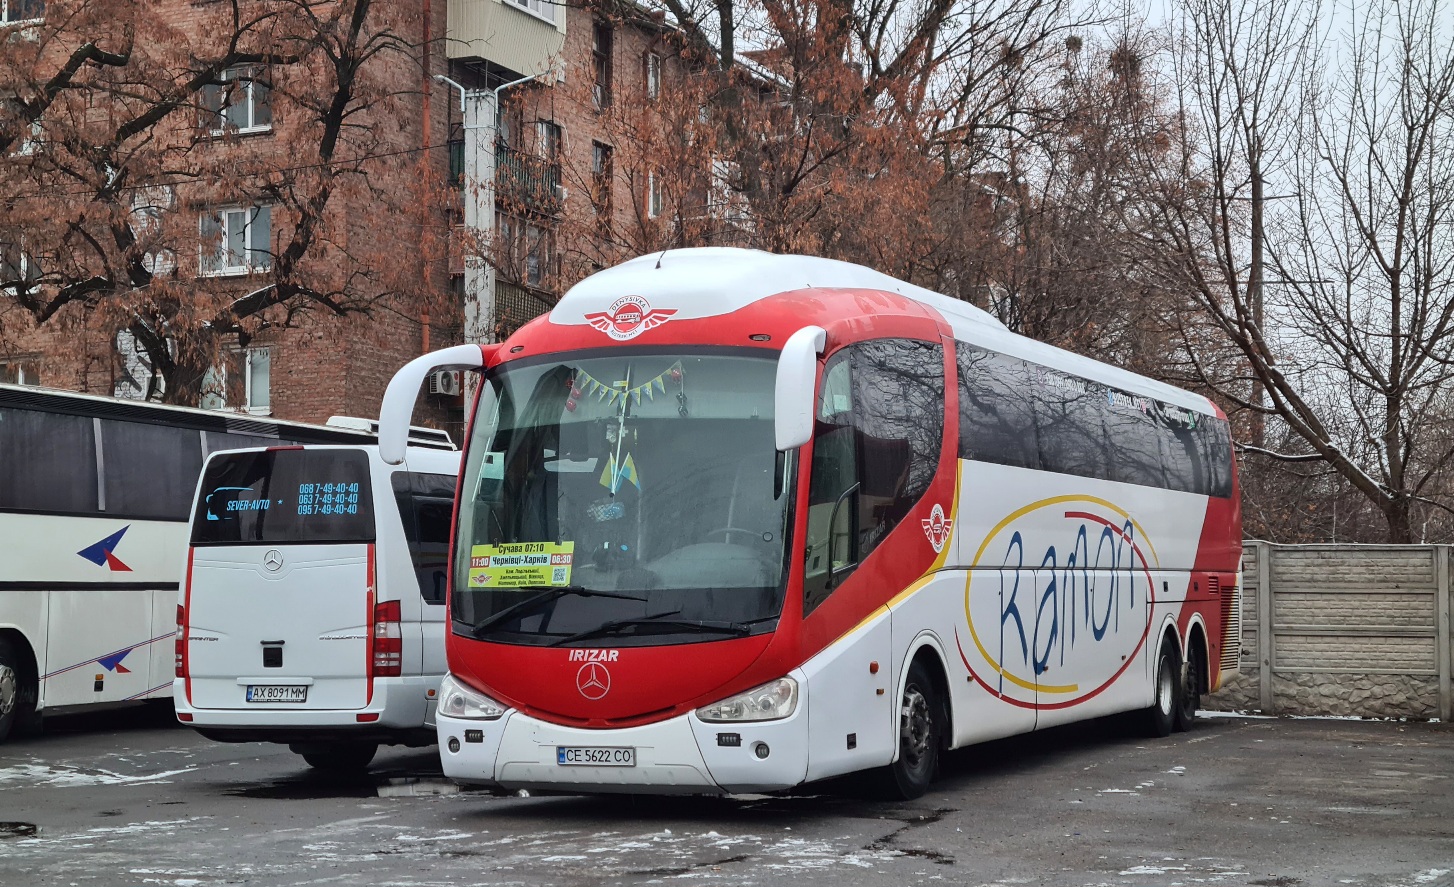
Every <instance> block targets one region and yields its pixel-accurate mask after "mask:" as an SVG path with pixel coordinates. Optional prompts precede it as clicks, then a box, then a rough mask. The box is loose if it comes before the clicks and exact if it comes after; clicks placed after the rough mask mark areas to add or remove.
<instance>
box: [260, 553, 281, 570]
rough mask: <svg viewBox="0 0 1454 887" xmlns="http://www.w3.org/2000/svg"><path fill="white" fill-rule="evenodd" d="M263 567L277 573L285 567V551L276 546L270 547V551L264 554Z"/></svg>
mask: <svg viewBox="0 0 1454 887" xmlns="http://www.w3.org/2000/svg"><path fill="white" fill-rule="evenodd" d="M263 568H264V569H265V570H267V571H268V572H269V573H276V572H278V571H279V570H281V569H282V568H283V553H282V552H281V551H278V550H277V549H276V548H269V549H268V553H267V554H265V555H263Z"/></svg>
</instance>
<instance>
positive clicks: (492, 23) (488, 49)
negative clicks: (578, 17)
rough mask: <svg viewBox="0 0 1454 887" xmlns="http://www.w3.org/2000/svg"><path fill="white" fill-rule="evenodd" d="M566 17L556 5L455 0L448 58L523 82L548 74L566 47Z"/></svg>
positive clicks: (539, 0)
mask: <svg viewBox="0 0 1454 887" xmlns="http://www.w3.org/2000/svg"><path fill="white" fill-rule="evenodd" d="M565 12H566V8H565V5H564V4H563V3H562V4H556V3H552V2H550V0H449V9H448V15H449V18H448V19H447V21H448V22H449V33H448V35H447V37H448V39H447V40H446V41H445V47H446V49H445V52H446V54H447V55H448V56H449V58H451V59H460V60H462V61H471V60H481V61H487V62H490V63H492V64H494V65H499V66H501V67H503V68H506V69H508V70H510V71H515V72H518V74H520V75H522V76H523V75H525V74H534V73H536V72H538V71H544V70H545V69H546V68H547V67H549V66H550V61H551V59H553V58H556V57H558V56H559V55H560V52H561V50H562V49H563V48H564V46H565Z"/></svg>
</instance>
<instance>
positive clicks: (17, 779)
mask: <svg viewBox="0 0 1454 887" xmlns="http://www.w3.org/2000/svg"><path fill="white" fill-rule="evenodd" d="M1451 775H1454V727H1451V725H1448V724H1438V723H1398V722H1388V721H1353V720H1316V719H1270V718H1250V717H1226V716H1205V715H1204V716H1203V717H1202V718H1200V719H1199V720H1198V722H1197V724H1196V726H1195V729H1193V730H1192V731H1191V732H1190V733H1183V734H1174V735H1173V736H1171V737H1169V738H1167V739H1165V740H1147V739H1144V738H1138V737H1134V736H1132V735H1130V734H1129V733H1128V731H1127V730H1126V729H1125V728H1124V727H1123V725H1121V724H1120V723H1118V722H1116V721H1099V722H1094V723H1091V724H1087V725H1076V726H1072V727H1067V728H1061V729H1057V730H1054V731H1049V732H1047V733H1044V734H1036V735H1032V736H1029V737H1020V738H1017V739H1012V740H1005V741H1002V742H995V743H989V744H986V745H981V746H976V747H972V748H968V749H963V750H959V751H956V752H954V753H952V754H951V755H950V756H949V760H948V761H947V763H946V766H945V772H944V773H943V775H942V778H941V779H940V781H939V782H938V783H937V784H936V786H935V788H934V790H933V791H932V792H930V793H929V794H928V795H927V796H925V797H924V798H921V799H919V800H917V801H914V802H909V803H888V802H884V801H880V800H876V799H873V798H871V797H868V796H866V795H865V794H864V793H863V792H861V791H860V790H859V789H858V786H857V785H856V784H855V783H853V782H850V781H842V782H836V783H831V784H828V785H820V786H810V787H807V788H806V789H804V790H802V791H800V792H798V793H796V794H794V795H789V796H784V797H766V796H753V797H737V798H725V799H724V798H673V799H663V798H650V797H620V796H597V797H575V796H534V797H521V796H518V795H507V794H492V793H489V792H485V791H461V790H459V789H458V787H457V786H455V785H453V784H452V783H449V782H448V781H446V780H444V779H443V778H442V777H441V775H440V771H439V767H438V763H437V757H436V752H435V749H433V748H426V749H413V750H410V749H386V750H383V751H381V752H380V754H379V757H378V758H377V759H376V761H375V764H374V766H373V767H372V768H371V770H370V771H369V772H368V773H367V774H364V775H361V776H358V777H352V778H330V777H327V776H323V775H320V774H318V773H315V772H313V771H311V770H310V769H309V768H308V767H307V765H306V764H304V763H303V761H302V759H301V758H299V757H297V756H296V755H293V754H291V753H289V752H288V751H287V750H286V749H285V748H283V747H281V746H272V745H264V744H255V743H250V744H244V745H224V744H219V743H214V742H210V741H208V740H206V739H203V738H201V737H200V736H198V735H196V734H195V733H193V732H192V731H190V730H188V729H186V728H183V727H180V726H178V725H176V724H175V722H174V721H173V720H172V719H171V716H170V714H169V712H168V711H167V710H166V709H165V708H164V707H162V706H155V705H154V706H149V707H146V708H142V709H129V710H120V711H111V712H104V713H93V714H88V715H84V716H72V717H60V718H51V719H48V720H47V725H46V731H45V733H44V734H43V735H41V736H34V737H21V738H18V739H12V740H11V741H10V742H9V743H7V744H4V745H0V885H3V887H12V885H13V887H30V885H37V887H39V885H64V887H73V885H74V887H89V885H107V887H127V885H153V884H161V885H175V887H213V885H262V887H273V885H278V887H281V885H290V887H292V885H325V884H326V885H355V884H369V885H381V887H382V885H389V887H431V885H475V884H478V885H572V887H574V885H582V887H584V885H616V884H621V885H627V884H629V885H636V884H668V885H669V884H724V885H776V884H787V883H792V884H824V885H833V887H860V885H893V887H901V885H909V884H955V885H995V887H1001V885H1003V887H1009V885H1026V884H1033V885H1055V887H1059V885H1067V887H1089V885H1097V887H1099V885H1106V887H1123V885H1124V887H1141V885H1186V887H1192V885H1244V884H1245V885H1256V887H1299V885H1330V887H1332V885H1354V887H1454V783H1451Z"/></svg>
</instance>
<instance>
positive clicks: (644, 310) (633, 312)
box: [586, 296, 677, 342]
mask: <svg viewBox="0 0 1454 887" xmlns="http://www.w3.org/2000/svg"><path fill="white" fill-rule="evenodd" d="M675 313H677V312H676V309H675V308H652V307H651V303H649V302H647V301H646V299H644V298H642V297H641V296H622V297H621V298H619V299H617V300H616V301H614V302H612V303H611V308H610V310H608V311H597V312H595V313H594V314H587V315H586V323H589V324H590V325H591V326H593V327H595V328H596V329H598V330H600V331H601V332H603V333H605V334H606V335H608V336H610V337H611V338H613V339H615V340H617V341H618V342H624V341H626V340H628V339H634V338H636V337H637V336H639V335H641V334H642V333H644V332H646V331H647V330H649V329H654V328H656V327H659V326H661V325H662V324H664V323H666V322H667V321H668V320H670V319H671V316H672V315H673V314H675Z"/></svg>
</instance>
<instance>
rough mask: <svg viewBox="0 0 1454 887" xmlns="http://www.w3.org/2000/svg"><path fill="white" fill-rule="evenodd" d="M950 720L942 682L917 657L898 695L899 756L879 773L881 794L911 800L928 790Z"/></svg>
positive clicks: (934, 774)
mask: <svg viewBox="0 0 1454 887" xmlns="http://www.w3.org/2000/svg"><path fill="white" fill-rule="evenodd" d="M948 722H949V718H948V716H947V714H946V713H945V709H944V700H943V699H941V698H940V693H939V685H938V684H936V683H935V682H934V678H933V676H932V675H931V674H930V671H929V669H928V667H927V666H925V665H924V663H923V662H922V661H920V660H917V659H916V660H914V663H913V664H912V665H910V666H909V674H908V677H907V679H906V680H905V681H904V693H903V696H902V697H900V699H899V717H898V724H899V731H898V732H899V757H898V760H896V761H894V762H893V763H892V764H890V765H888V766H887V767H885V768H884V769H883V770H882V772H881V773H880V788H881V790H882V794H884V795H885V796H886V797H888V798H890V799H893V800H902V801H912V800H913V799H914V798H917V797H920V796H921V795H923V794H924V792H926V791H928V790H929V786H930V784H932V783H933V782H934V777H935V776H936V775H938V772H939V752H940V749H942V748H943V747H944V736H945V732H946V730H947V727H948Z"/></svg>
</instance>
